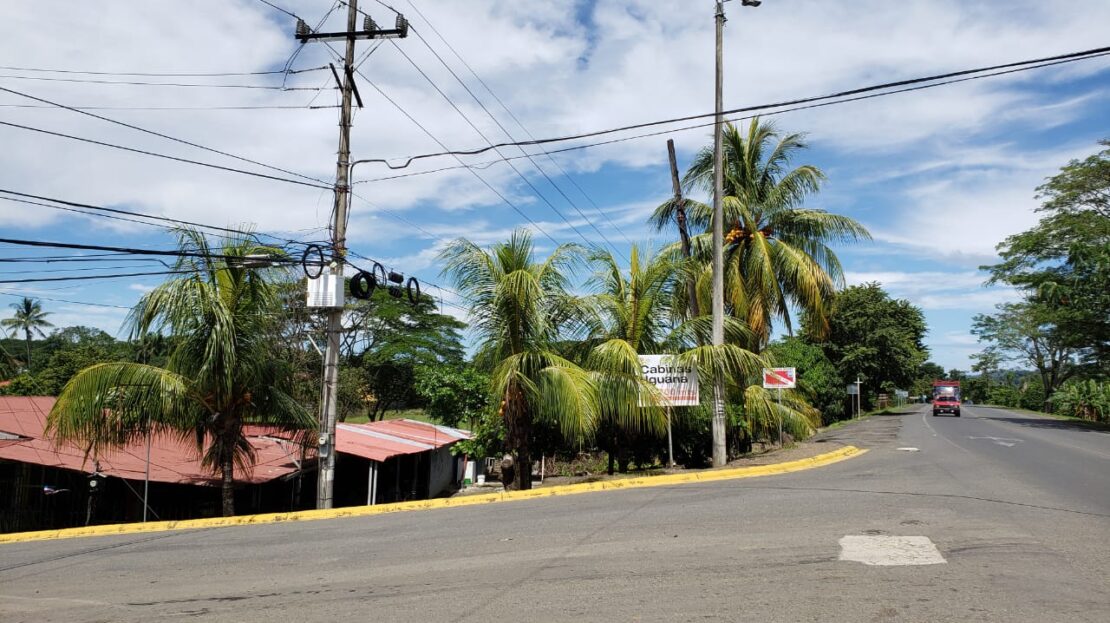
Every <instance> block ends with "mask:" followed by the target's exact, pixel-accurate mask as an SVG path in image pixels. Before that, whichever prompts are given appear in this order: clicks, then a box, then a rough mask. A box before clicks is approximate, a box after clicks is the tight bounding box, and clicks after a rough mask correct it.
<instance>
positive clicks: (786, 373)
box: [763, 368, 797, 389]
mask: <svg viewBox="0 0 1110 623" xmlns="http://www.w3.org/2000/svg"><path fill="white" fill-rule="evenodd" d="M796 380H797V376H796V375H795V373H794V368H763V388H764V389H794V386H795V385H796Z"/></svg>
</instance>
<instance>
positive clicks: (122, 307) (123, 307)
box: [0, 291, 131, 309]
mask: <svg viewBox="0 0 1110 623" xmlns="http://www.w3.org/2000/svg"><path fill="white" fill-rule="evenodd" d="M0 295H3V296H11V297H15V298H25V297H29V298H35V299H42V300H44V301H52V302H55V303H71V304H73V305H88V306H90V307H111V308H113V309H131V308H130V307H125V306H123V305H110V304H108V303H90V302H89V301H73V300H69V299H56V298H51V297H49V296H39V295H37V294H27V293H23V292H4V291H0Z"/></svg>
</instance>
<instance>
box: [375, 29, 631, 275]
mask: <svg viewBox="0 0 1110 623" xmlns="http://www.w3.org/2000/svg"><path fill="white" fill-rule="evenodd" d="M409 30H410V31H411V32H412V33H413V34H415V35H416V38H417V39H419V40H420V42H421V43H423V44H424V47H426V48H428V51H429V52H431V53H432V55H433V56H435V57H436V59H437V60H438V61H439V62H440V64H442V65H443V67H444V68H445V69H446V70H447V72H448V73H450V74H451V76H452V77H453V78H454V79H455V80H456V81H457V82H458V83H459V85H461V86H462V88H463V90H465V91H466V92H467V94H469V95H470V97H471V98H472V99H473V100H474V101H475V102H476V103H477V104H478V107H479V108H481V109H482V110H483V111H484V112H485V113H486V115H487V116H489V118H490V119H491V120H493V123H494V124H495V125H496V126H497V127H498V128H500V129H501V131H502V132H504V133H505V136H507V137H509V140H510V141H512V140H516V139H515V138H514V137H513V135H512V133H510V132H509V130H508V129H507V128H505V126H504V125H502V123H501V122H500V121H499V120H498V119H497V117H496V116H494V114H493V113H492V112H490V110H489V108H486V105H485V104H484V103H483V102H482V100H481V99H479V98H478V96H477V95H475V94H474V91H472V90H471V89H470V87H469V86H468V85H467V84H466V82H464V81H463V79H462V78H460V77H459V75H458V74H457V73H455V70H453V69H452V68H451V66H450V65H448V64H447V61H445V60H444V59H443V57H442V56H440V55H439V53H438V52H436V50H435V48H433V47H432V46H431V44H429V43H428V41H427V40H426V39H425V38H424V36H423V35H421V34H420V31H419V30H417V29H415V28H413V27H412V26H411V25H410V26H409ZM394 45H395V46H396V43H395V42H394ZM398 49H400V47H399V46H398ZM401 55H402V56H404V57H405V58H406V59H407V60H408V61H409V62H410V63H412V65H413V66H414V67H416V63H415V62H413V61H412V59H411V58H409V56H408V55H407V54H405V53H404V52H403V51H402V52H401ZM417 70H418V71H420V70H419V68H417ZM420 73H421V74H422V75H423V76H424V77H425V78H426V79H428V81H429V82H431V78H429V77H428V75H427V74H426V73H424V72H423V71H421V72H420ZM432 85H433V87H435V88H436V90H437V91H439V93H440V94H441V95H443V97H444V98H445V99H447V101H448V103H450V104H451V106H452V108H454V109H455V111H456V112H458V113H459V115H461V116H462V117H463V119H464V120H465V121H466V122H467V124H469V125H470V127H471V128H473V129H474V131H475V132H477V133H478V135H479V136H481V137H482V139H483V140H485V141H486V142H487V143H491V144H492V141H490V140H489V139H488V138H487V137H486V135H485V134H483V133H482V131H481V130H480V129H478V127H477V126H476V125H475V124H474V123H473V122H472V121H471V120H470V119H469V118H468V117H467V116H466V114H465V113H463V111H462V109H460V108H459V107H458V106H457V105H456V104H455V103H454V102H453V101H452V100H451V98H450V97H448V96H447V94H446V93H444V92H443V91H442V90H441V89H439V88H438V87H436V86H435V83H434V82H432ZM517 149H519V150H520V153H522V154H524V155H525V156H526V157H527V158H528V161H529V162H530V163H531V164H532V166H534V167H535V168H536V170H537V171H539V172H540V174H541V175H543V177H544V179H546V180H547V182H548V183H549V184H551V187H552V188H554V189H555V190H556V192H558V193H559V194H560V195H561V196H562V197H563V199H564V200H565V201H566V202H567V203H569V204H570V206H571V207H572V208H574V210H575V211H576V212H577V213H578V215H579V216H580V217H582V219H583V220H584V221H586V223H587V224H589V225H590V227H592V228H593V230H594V231H595V232H597V234H598V235H599V236H601V239H602V240H604V241H605V243H606V244H608V245H609V247H610V248H611V249H612V250H613V252H614V253H615V257H623V254H621V253H620V251H619V250H618V249H617V247H616V245H614V244H613V243H612V242H611V241H610V240H609V238H608V236H606V235H605V233H604V232H602V231H601V230H600V229H598V227H597V225H596V224H595V223H594V222H593V221H591V220H590V219H589V218H588V217H587V216H586V215H585V214H584V213H583V212H582V210H581V209H580V208H579V207H578V204H577V203H575V202H574V201H573V200H572V199H571V198H570V197H569V196H567V194H566V193H565V192H563V189H562V188H560V187H559V185H558V184H556V183H555V180H553V179H551V176H550V175H548V174H547V172H546V171H544V170H543V168H542V167H540V165H539V163H538V162H536V161H535V159H534V158H532V156H531V155H529V154H528V152H526V151H524V148H523V147H518V148H517ZM497 154H498V155H499V156H503V154H502V153H501V152H500V150H498V152H497ZM506 164H508V165H509V167H510V168H512V170H513V172H514V173H516V175H517V177H519V178H520V179H522V180H523V181H524V182H525V184H527V185H528V187H529V188H531V189H532V191H533V192H534V193H535V194H536V196H538V197H540V199H542V200H543V201H544V203H546V204H547V205H548V206H549V207H550V208H551V209H552V210H553V211H554V212H555V213H556V214H558V215H559V217H560V218H562V219H563V221H565V222H566V223H567V224H568V225H570V227H571V229H573V230H574V232H575V233H576V234H578V236H579V237H580V238H582V241H583V242H585V243H586V244H587V246H588V245H589V244H590V241H589V240H587V239H586V237H585V236H583V235H582V233H581V232H580V231H578V228H577V227H575V226H574V225H573V224H572V223H571V222H570V220H568V219H567V217H566V216H564V215H563V213H562V212H561V211H560V210H559V209H558V208H556V207H555V205H554V204H553V203H551V201H549V200H548V199H547V197H545V196H544V195H543V194H541V193H540V191H539V189H538V188H536V186H535V185H534V184H532V182H531V180H529V179H528V178H527V177H526V176H525V175H524V174H523V173H521V171H520V170H519V169H517V168H516V166H514V165H513V164H512V163H510V162H508V161H506ZM622 233H623V232H622Z"/></svg>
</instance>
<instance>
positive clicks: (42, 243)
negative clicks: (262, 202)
mask: <svg viewBox="0 0 1110 623" xmlns="http://www.w3.org/2000/svg"><path fill="white" fill-rule="evenodd" d="M0 243H4V244H11V245H17V246H25V247H44V248H49V249H77V250H81V251H114V252H117V253H126V254H129V255H152V256H161V257H199V258H209V259H222V260H227V261H238V262H242V261H247V260H250V259H252V258H246V257H243V256H238V255H222V254H218V253H200V252H194V251H182V250H175V251H169V250H160V249H136V248H134V247H113V246H106V245H96V244H81V243H76V242H52V241H46V240H23V239H18V238H0ZM267 259H268V260H269V261H271V262H275V263H296V262H297V261H296V260H292V259H287V258H280V257H272V258H267Z"/></svg>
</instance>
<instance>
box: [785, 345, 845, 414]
mask: <svg viewBox="0 0 1110 623" xmlns="http://www.w3.org/2000/svg"><path fill="white" fill-rule="evenodd" d="M767 351H768V353H769V355H770V359H771V360H772V361H773V363H774V364H775V365H776V366H785V367H792V368H795V369H796V370H797V375H798V391H799V392H800V393H801V394H802V395H803V396H805V397H806V398H807V399H808V401H809V403H810V404H811V405H813V406H814V407H815V408H816V409H817V410H818V411H819V412H820V413H821V415H822V419H823V420H824V421H825V422H835V421H836V420H839V419H843V417H844V414H845V413H844V401H845V393H844V383H843V380H842V379H841V376H840V373H839V372H837V369H836V366H834V365H833V364H832V362H831V361H829V358H828V357H827V356H826V355H825V351H823V350H822V349H821V347H820V346H818V345H816V344H811V343H809V342H807V341H805V340H804V339H802V338H801V337H786V338H783V339H781V340H777V341H775V342H772V343H771V344H770V346H769V347H768V349H767Z"/></svg>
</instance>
